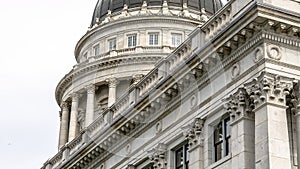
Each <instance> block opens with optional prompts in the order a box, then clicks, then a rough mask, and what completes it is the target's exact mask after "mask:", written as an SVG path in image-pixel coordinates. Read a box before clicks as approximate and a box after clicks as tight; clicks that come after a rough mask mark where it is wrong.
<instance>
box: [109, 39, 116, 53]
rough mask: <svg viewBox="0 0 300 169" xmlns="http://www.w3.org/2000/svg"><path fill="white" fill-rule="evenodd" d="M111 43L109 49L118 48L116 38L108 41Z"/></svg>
mask: <svg viewBox="0 0 300 169" xmlns="http://www.w3.org/2000/svg"><path fill="white" fill-rule="evenodd" d="M108 43H109V50H115V49H116V39H115V38H114V39H110V40H109V41H108Z"/></svg>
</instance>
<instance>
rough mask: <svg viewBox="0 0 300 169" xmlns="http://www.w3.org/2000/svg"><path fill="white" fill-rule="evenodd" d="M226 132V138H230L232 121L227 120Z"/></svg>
mask: <svg viewBox="0 0 300 169" xmlns="http://www.w3.org/2000/svg"><path fill="white" fill-rule="evenodd" d="M225 126H226V127H225V132H226V137H229V136H230V119H229V118H227V119H225Z"/></svg>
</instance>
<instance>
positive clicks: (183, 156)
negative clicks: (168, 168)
mask: <svg viewBox="0 0 300 169" xmlns="http://www.w3.org/2000/svg"><path fill="white" fill-rule="evenodd" d="M188 150H189V147H188V144H184V145H183V146H181V147H179V148H178V149H176V150H175V169H188V168H189V153H188Z"/></svg>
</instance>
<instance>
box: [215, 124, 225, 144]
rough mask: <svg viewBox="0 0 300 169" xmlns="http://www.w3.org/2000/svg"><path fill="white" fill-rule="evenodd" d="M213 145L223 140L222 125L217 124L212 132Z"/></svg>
mask: <svg viewBox="0 0 300 169" xmlns="http://www.w3.org/2000/svg"><path fill="white" fill-rule="evenodd" d="M214 140H215V141H214V142H215V144H216V143H218V142H220V141H222V140H223V130H222V123H219V124H218V126H217V127H216V129H215V131H214Z"/></svg>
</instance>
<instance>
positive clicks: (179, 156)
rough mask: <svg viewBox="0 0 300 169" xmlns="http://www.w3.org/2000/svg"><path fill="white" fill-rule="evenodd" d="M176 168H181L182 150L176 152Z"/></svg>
mask: <svg viewBox="0 0 300 169" xmlns="http://www.w3.org/2000/svg"><path fill="white" fill-rule="evenodd" d="M175 156H176V168H178V167H179V168H181V167H182V166H183V148H180V149H179V150H177V151H176V155H175Z"/></svg>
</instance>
